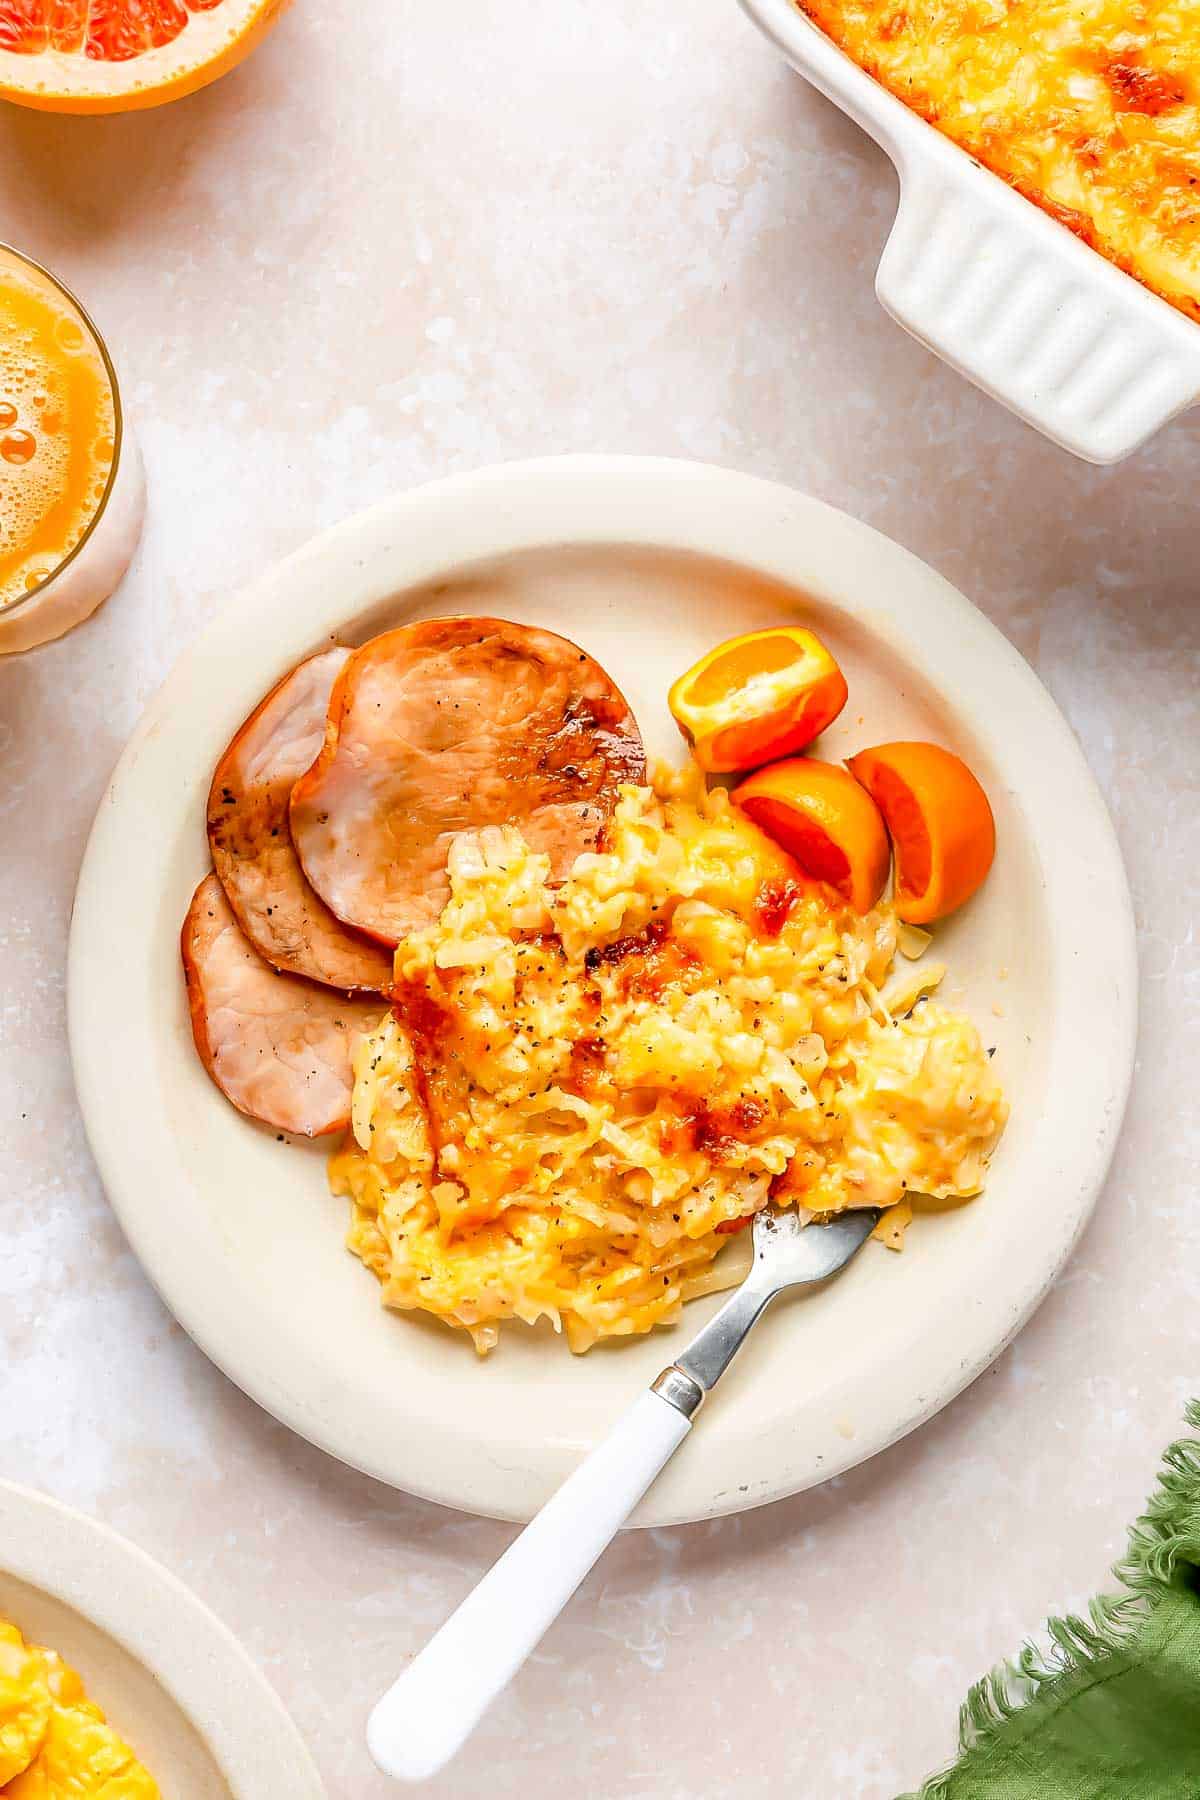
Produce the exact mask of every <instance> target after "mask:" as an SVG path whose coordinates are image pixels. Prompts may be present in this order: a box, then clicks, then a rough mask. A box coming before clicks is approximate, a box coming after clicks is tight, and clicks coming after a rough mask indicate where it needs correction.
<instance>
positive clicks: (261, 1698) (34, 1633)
mask: <svg viewBox="0 0 1200 1800" xmlns="http://www.w3.org/2000/svg"><path fill="white" fill-rule="evenodd" d="M0 1616H3V1617H5V1618H8V1619H11V1620H12V1621H13V1623H14V1624H15V1625H17V1626H18V1627H19V1628H20V1630H21V1631H22V1632H23V1633H24V1634H25V1636H26V1637H27V1638H29V1639H32V1640H33V1641H34V1642H35V1643H39V1644H48V1645H49V1646H50V1647H51V1648H52V1649H54V1650H57V1651H58V1652H59V1654H60V1655H61V1656H63V1657H65V1658H66V1660H67V1662H69V1663H70V1664H72V1666H73V1667H75V1668H76V1669H78V1670H79V1672H80V1674H81V1675H82V1677H83V1680H84V1685H85V1686H86V1688H87V1690H88V1693H89V1695H90V1696H91V1698H92V1699H94V1700H97V1701H98V1702H99V1703H100V1705H101V1706H102V1707H103V1708H104V1709H105V1711H106V1712H107V1714H108V1717H109V1719H110V1721H111V1723H112V1724H113V1725H114V1726H115V1727H116V1729H117V1730H118V1731H119V1732H120V1733H121V1735H122V1736H123V1737H126V1738H128V1739H129V1741H130V1743H132V1745H133V1746H134V1748H135V1749H136V1751H137V1752H138V1754H139V1756H140V1757H141V1758H142V1760H143V1761H144V1762H145V1764H146V1767H147V1768H148V1769H149V1770H150V1772H151V1774H152V1775H153V1776H154V1777H155V1778H156V1780H157V1781H158V1784H159V1786H160V1787H161V1788H162V1791H163V1794H164V1795H166V1796H167V1797H168V1800H281V1797H282V1796H283V1795H286V1796H287V1800H324V1794H325V1790H324V1788H323V1787H322V1785H321V1780H320V1777H319V1776H318V1774H317V1771H316V1769H315V1767H314V1766H313V1762H312V1758H311V1757H310V1756H309V1754H308V1751H307V1750H306V1749H305V1748H304V1745H303V1744H302V1743H301V1741H300V1738H299V1736H298V1734H297V1732H296V1728H295V1726H294V1725H293V1724H292V1722H291V1720H290V1719H289V1718H288V1715H287V1713H286V1712H285V1711H284V1709H283V1706H282V1705H281V1704H280V1701H279V1699H278V1698H277V1696H276V1695H275V1693H274V1691H273V1689H271V1688H270V1687H268V1685H267V1683H266V1681H265V1680H264V1679H263V1677H262V1676H261V1675H260V1674H259V1672H258V1669H257V1668H256V1667H255V1665H254V1663H253V1662H251V1660H250V1658H249V1657H248V1656H247V1654H246V1652H245V1651H244V1650H243V1649H242V1647H241V1645H240V1644H239V1643H238V1641H237V1639H236V1638H234V1637H233V1636H232V1635H231V1634H230V1633H229V1632H228V1631H227V1630H226V1629H225V1627H224V1625H222V1624H221V1623H220V1622H219V1621H218V1620H217V1619H215V1618H214V1617H213V1615H212V1613H210V1612H209V1610H208V1608H207V1607H205V1606H202V1605H201V1604H200V1602H199V1600H197V1599H196V1596H195V1595H194V1594H193V1593H191V1592H190V1591H189V1590H188V1589H187V1588H186V1587H184V1585H183V1583H182V1582H180V1581H178V1580H177V1579H176V1578H175V1576H174V1575H170V1574H168V1572H167V1571H166V1569H164V1568H162V1567H161V1566H160V1565H159V1564H158V1563H156V1562H152V1561H151V1559H150V1558H149V1557H148V1556H146V1555H144V1554H143V1552H142V1551H141V1550H138V1549H136V1548H135V1547H134V1546H133V1545H132V1544H131V1543H129V1542H128V1541H127V1540H126V1539H125V1538H122V1537H118V1536H117V1535H116V1533H115V1532H113V1531H109V1530H108V1529H107V1528H106V1527H105V1526H103V1525H98V1524H96V1523H95V1521H94V1520H92V1519H86V1518H84V1516H83V1514H82V1513H77V1512H73V1511H72V1510H71V1509H70V1508H69V1507H65V1506H60V1505H58V1504H57V1502H55V1501H53V1500H48V1499H46V1497H45V1496H44V1495H42V1494H34V1493H31V1492H30V1491H29V1490H28V1489H27V1488H20V1487H13V1486H11V1485H10V1484H9V1483H8V1482H0Z"/></svg>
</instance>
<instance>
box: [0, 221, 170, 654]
mask: <svg viewBox="0 0 1200 1800" xmlns="http://www.w3.org/2000/svg"><path fill="white" fill-rule="evenodd" d="M144 499H145V489H144V485H143V480H142V465H141V459H140V457H139V455H138V452H137V446H136V444H135V443H134V441H133V439H132V437H131V436H130V433H129V429H128V426H127V424H126V422H125V420H124V418H123V417H122V413H121V396H120V391H119V389H118V387H117V377H116V374H115V372H114V370H113V366H112V362H111V360H110V358H109V354H108V351H107V349H106V348H105V344H104V340H103V338H102V337H101V336H100V334H99V332H98V331H97V330H96V328H95V326H94V325H93V324H92V322H91V320H90V319H89V318H88V316H87V314H86V313H85V312H84V310H83V308H82V307H81V306H80V304H79V302H78V301H77V300H76V299H75V298H74V296H73V295H72V294H70V293H68V291H67V289H66V288H64V287H63V286H62V285H61V283H60V282H58V281H56V280H55V279H54V277H53V276H52V275H50V274H49V273H48V272H47V271H46V270H45V269H43V268H42V267H41V266H40V265H39V264H38V263H35V262H32V261H30V259H29V258H28V257H26V256H22V255H20V254H19V252H17V251H16V250H13V249H10V248H9V247H8V246H7V245H4V244H0V656H7V655H11V654H12V653H14V652H15V651H19V650H32V649H34V648H35V647H36V646H37V645H39V644H46V643H49V642H50V640H51V639H52V638H58V637H61V636H62V635H63V633H64V632H67V631H70V630H71V628H72V626H75V625H78V624H80V623H81V622H82V621H83V620H84V619H86V618H88V617H89V616H90V615H91V614H92V613H94V612H95V610H96V608H97V607H98V606H100V605H101V604H102V603H103V602H104V601H105V600H107V599H108V597H109V595H110V594H111V593H112V591H113V589H114V588H115V587H116V586H117V583H118V582H119V581H120V579H121V577H122V575H124V573H125V570H126V569H127V568H128V566H129V561H130V558H131V557H132V555H133V552H134V550H135V549H136V547H137V541H138V534H139V532H140V531H141V525H142V511H143V505H144Z"/></svg>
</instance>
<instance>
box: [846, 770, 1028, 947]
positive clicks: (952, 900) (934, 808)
mask: <svg viewBox="0 0 1200 1800" xmlns="http://www.w3.org/2000/svg"><path fill="white" fill-rule="evenodd" d="M847 766H848V767H849V769H850V770H851V772H852V774H853V775H854V776H855V778H856V779H857V780H858V781H861V782H862V784H863V787H864V788H865V790H866V791H867V793H868V794H870V795H871V797H872V799H873V800H874V801H875V803H876V805H877V806H878V807H879V809H880V811H881V812H882V813H883V816H884V819H885V820H886V821H887V828H888V831H889V833H890V834H891V839H892V844H893V846H894V848H895V851H896V911H897V913H898V914H899V916H900V917H901V918H902V919H904V920H906V921H907V922H908V923H909V924H910V925H927V924H929V922H930V921H931V920H932V919H941V918H944V917H945V915H946V914H947V913H951V912H953V911H954V910H955V908H956V907H959V906H961V905H962V904H963V902H964V901H966V900H969V899H970V898H971V895H972V894H973V893H975V891H976V889H977V888H979V887H981V886H982V884H983V881H984V878H985V877H986V875H987V872H988V870H989V869H990V868H991V866H992V858H993V856H994V855H995V853H996V826H995V821H994V820H993V818H992V809H991V807H990V806H989V805H988V797H987V795H986V794H985V793H984V791H983V789H982V788H981V787H980V785H979V783H978V781H977V780H976V779H975V777H974V775H972V773H971V771H970V769H968V767H967V765H966V763H965V762H964V761H963V760H962V758H961V756H955V755H954V753H953V751H950V750H943V749H942V747H941V745H940V744H879V745H877V746H876V748H875V749H874V750H862V751H860V752H859V754H858V755H857V756H852V757H851V758H850V760H849V763H848V765H847Z"/></svg>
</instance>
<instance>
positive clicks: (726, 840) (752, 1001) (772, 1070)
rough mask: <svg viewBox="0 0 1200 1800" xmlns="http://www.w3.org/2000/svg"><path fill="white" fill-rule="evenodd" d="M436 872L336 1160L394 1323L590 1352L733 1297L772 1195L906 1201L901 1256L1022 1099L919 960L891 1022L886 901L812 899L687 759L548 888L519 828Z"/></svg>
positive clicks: (966, 1184) (897, 1220)
mask: <svg viewBox="0 0 1200 1800" xmlns="http://www.w3.org/2000/svg"><path fill="white" fill-rule="evenodd" d="M449 873H450V880H451V890H452V897H451V900H450V902H449V904H448V905H447V906H446V908H445V910H444V912H443V914H442V917H441V920H440V921H439V923H438V924H437V925H435V926H433V927H431V928H429V929H426V930H422V931H419V932H416V933H414V934H412V935H411V936H410V937H408V938H407V939H406V940H405V941H404V942H402V943H401V945H400V947H399V949H398V950H397V953H396V977H397V1004H396V1007H395V1009H394V1014H393V1016H392V1017H390V1018H389V1019H388V1020H386V1021H385V1022H384V1023H383V1024H382V1025H381V1027H380V1029H379V1030H378V1031H377V1032H375V1033H374V1035H373V1036H371V1037H368V1038H367V1039H365V1040H364V1042H363V1044H362V1046H361V1048H360V1051H359V1053H358V1056H357V1058H356V1065H355V1086H354V1106H353V1126H352V1134H351V1136H350V1137H349V1138H348V1139H347V1141H346V1143H345V1145H344V1146H343V1147H342V1148H341V1149H340V1150H339V1151H338V1152H337V1153H335V1155H334V1157H333V1158H332V1160H331V1165H330V1178H331V1184H332V1186H333V1188H334V1191H335V1192H337V1193H339V1194H344V1195H347V1196H349V1198H350V1200H351V1203H352V1220H351V1227H350V1233H349V1239H348V1242H349V1246H350V1248H351V1249H352V1250H353V1251H354V1253H355V1254H356V1255H357V1256H359V1257H361V1259H362V1260H363V1262H364V1263H365V1264H366V1265H367V1267H368V1268H370V1269H372V1270H373V1271H374V1272H375V1274H376V1275H377V1276H378V1278H379V1280H380V1282H381V1283H382V1285H383V1300H384V1303H385V1304H386V1305H388V1306H393V1307H398V1308H402V1309H412V1308H418V1309H422V1310H424V1311H425V1312H428V1313H431V1314H433V1315H435V1316H436V1317H438V1318H441V1319H443V1320H445V1321H446V1322H447V1323H449V1324H452V1325H456V1326H460V1327H462V1328H464V1329H465V1330H467V1331H468V1332H470V1334H471V1336H472V1338H473V1339H474V1342H475V1345H476V1348H477V1349H479V1350H480V1351H481V1352H486V1351H487V1350H489V1349H491V1348H492V1347H493V1345H494V1344H495V1342H496V1339H497V1335H498V1333H497V1327H498V1325H499V1323H500V1322H501V1321H502V1320H505V1319H510V1318H516V1319H522V1320H524V1321H526V1322H527V1323H529V1324H533V1323H534V1322H536V1321H537V1320H538V1319H541V1318H548V1319H549V1320H551V1322H552V1323H553V1325H554V1327H555V1328H556V1329H558V1330H561V1331H563V1332H564V1333H565V1335H566V1338H567V1342H568V1343H569V1345H570V1347H571V1348H572V1349H573V1350H577V1351H578V1350H585V1349H587V1348H589V1347H590V1346H591V1345H592V1344H593V1343H595V1342H596V1340H597V1339H599V1338H602V1337H610V1336H624V1335H628V1334H630V1333H634V1332H644V1331H649V1330H650V1329H651V1328H652V1327H653V1326H655V1325H658V1324H667V1323H670V1322H672V1321H673V1320H676V1319H678V1317H679V1314H680V1310H681V1307H682V1305H683V1303H684V1302H685V1301H686V1300H688V1299H691V1298H693V1297H694V1296H696V1295H698V1294H703V1293H708V1292H711V1291H713V1290H714V1289H716V1288H719V1287H723V1286H727V1285H730V1283H731V1281H733V1280H736V1279H738V1275H737V1274H736V1273H734V1274H730V1273H729V1272H728V1271H727V1270H723V1269H722V1267H721V1266H720V1265H719V1264H718V1263H717V1260H716V1259H717V1257H718V1253H719V1252H720V1251H721V1250H722V1249H724V1248H725V1247H726V1246H727V1245H728V1242H729V1236H728V1234H729V1232H730V1231H731V1229H732V1230H736V1229H737V1228H738V1227H739V1226H740V1224H741V1222H742V1221H744V1220H745V1219H746V1218H747V1216H748V1215H750V1214H753V1213H754V1212H755V1211H757V1210H759V1209H760V1208H762V1207H764V1206H766V1205H767V1204H768V1201H769V1200H773V1201H774V1202H775V1203H777V1204H783V1205H798V1206H801V1207H804V1208H807V1209H808V1210H809V1211H810V1212H814V1213H821V1212H828V1211H835V1210H838V1209H841V1208H844V1207H847V1206H855V1205H867V1204H870V1205H875V1206H883V1207H889V1208H892V1209H894V1210H893V1211H892V1212H891V1213H889V1214H888V1215H886V1216H885V1219H884V1221H882V1225H881V1230H880V1234H879V1235H880V1236H881V1237H882V1238H883V1240H884V1241H885V1242H887V1243H890V1244H892V1246H893V1247H898V1246H899V1242H900V1239H901V1236H902V1231H903V1225H904V1223H905V1222H906V1220H907V1218H908V1217H909V1216H910V1213H909V1206H908V1196H909V1195H910V1194H913V1193H920V1194H929V1195H936V1196H939V1197H941V1198H967V1197H969V1196H971V1195H973V1194H975V1193H977V1192H978V1191H979V1189H980V1187H981V1185H982V1182H983V1178H984V1173H985V1169H986V1164H987V1160H988V1157H989V1156H990V1154H991V1152H992V1150H993V1148H994V1146H995V1144H996V1141H997V1138H998V1137H999V1134H1000V1132H1001V1130H1002V1129H1003V1125H1004V1121H1005V1118H1006V1116H1007V1107H1006V1104H1005V1101H1004V1099H1003V1096H1002V1093H1001V1090H1000V1087H999V1084H998V1082H997V1080H996V1078H995V1076H994V1074H993V1072H992V1068H991V1065H990V1063H989V1061H988V1058H987V1056H986V1055H985V1053H984V1050H983V1048H982V1046H981V1044H980V1040H979V1037H978V1034H977V1032H976V1031H975V1028H974V1026H973V1025H972V1024H971V1023H970V1022H969V1021H968V1020H967V1019H966V1018H964V1017H963V1016H961V1015H960V1014H957V1013H954V1012H952V1011H949V1010H948V1009H946V1008H945V1007H943V1006H941V1005H939V1004H937V1003H936V1002H934V1001H930V1000H928V999H925V998H924V997H923V996H922V995H921V994H920V990H921V989H923V988H928V987H929V986H930V985H934V984H935V983H936V979H937V973H936V972H932V971H931V973H930V976H928V977H926V978H924V979H918V980H917V981H916V982H913V981H912V980H911V978H910V980H909V981H908V982H905V983H901V984H900V986H901V987H902V988H903V989H905V990H906V992H904V993H903V995H902V998H901V1000H900V1001H899V1002H898V1004H899V1005H900V1006H903V1007H908V1006H913V1002H914V1000H916V999H917V998H920V999H921V1003H920V1004H919V1005H916V1006H915V1007H914V1010H912V1011H911V1012H907V1013H901V1012H896V1013H893V1012H892V1011H891V1010H890V1009H889V1007H888V1005H887V1004H886V1003H885V1001H884V999H882V998H881V995H880V989H881V988H882V987H883V985H884V983H885V981H886V980H887V977H888V974H889V971H890V969H891V965H892V961H893V957H894V955H895V951H896V943H897V926H896V921H895V918H894V916H893V914H892V912H891V909H890V907H887V906H880V907H879V908H878V909H877V910H876V911H874V912H872V913H870V914H869V915H868V916H867V917H865V918H860V917H858V916H857V915H856V914H854V913H852V912H851V911H850V910H849V909H848V908H847V907H845V906H844V905H843V904H842V903H841V902H840V900H839V899H838V897H837V896H836V895H835V894H833V892H832V891H831V890H830V889H828V888H824V887H821V886H819V885H817V884H813V883H806V882H804V881H803V880H802V879H801V878H799V877H798V875H797V871H796V869H795V867H794V865H793V864H792V863H791V862H790V861H789V860H788V859H787V858H785V857H784V856H783V855H782V854H781V853H780V852H779V851H778V850H777V849H776V848H775V847H774V846H773V845H772V844H771V843H770V842H769V840H768V839H767V838H765V837H764V836H763V835H762V834H761V833H760V832H759V831H758V829H757V827H755V826H753V825H752V824H750V823H749V822H748V821H747V820H746V819H744V818H743V817H742V816H741V815H740V814H739V813H738V812H737V811H736V810H735V809H734V808H732V807H731V806H730V805H729V801H728V796H727V795H726V794H725V793H724V792H722V791H720V790H717V791H714V792H713V793H711V794H707V795H706V794H705V793H704V791H703V783H702V780H701V779H700V778H699V777H698V775H697V774H696V773H695V772H694V771H689V772H688V773H686V774H685V775H683V776H679V775H674V774H670V773H668V772H665V771H660V772H659V773H658V774H656V776H655V782H654V787H653V788H646V787H639V788H635V787H626V788H624V789H623V790H622V798H621V800H620V802H619V804H618V807H617V811H616V815H615V817H614V819H613V822H612V827H611V831H610V834H609V847H608V848H607V849H606V850H605V851H603V852H599V853H589V854H587V855H584V856H581V857H580V858H579V859H578V860H577V862H576V863H575V866H574V869H573V871H572V873H571V875H570V876H569V877H568V878H567V880H566V881H565V883H563V884H562V885H561V886H559V887H557V888H550V887H548V886H547V875H548V864H547V859H546V858H545V857H544V856H541V855H535V854H534V853H533V852H531V851H530V850H529V849H528V847H527V846H526V845H525V843H524V841H523V839H522V838H521V836H520V834H519V833H518V832H517V831H515V830H513V829H511V828H508V827H501V828H495V827H493V828H489V829H487V830H485V831H482V832H480V833H478V834H471V835H464V836H462V837H460V838H458V839H457V840H456V841H455V843H454V845H453V847H452V849H451V853H450V859H449ZM725 1260H726V1259H722V1261H725Z"/></svg>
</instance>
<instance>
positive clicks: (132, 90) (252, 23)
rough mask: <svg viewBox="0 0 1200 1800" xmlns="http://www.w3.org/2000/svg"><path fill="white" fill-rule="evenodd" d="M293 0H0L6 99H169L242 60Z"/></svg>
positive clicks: (74, 102)
mask: <svg viewBox="0 0 1200 1800" xmlns="http://www.w3.org/2000/svg"><path fill="white" fill-rule="evenodd" d="M287 4H288V0H0V99H4V100H15V101H16V102H17V104H18V105H20V106H33V107H38V108H40V109H41V110H42V111H43V112H74V113H99V112H127V111H129V110H131V109H132V108H134V107H141V106H161V105H162V103H163V102H164V101H165V100H178V99H179V98H180V97H181V96H182V95H183V94H190V93H192V92H194V90H195V89H196V88H200V87H204V86H205V85H206V84H207V83H208V82H210V81H215V80H216V78H217V76H218V75H224V74H225V73H226V72H227V71H228V70H229V69H232V68H233V66H234V64H235V63H239V62H241V60H242V58H243V56H246V55H248V54H249V52H250V51H251V50H252V49H253V48H254V46H255V44H257V43H258V42H259V40H260V39H261V38H263V37H264V36H265V35H266V33H267V32H268V31H269V30H270V29H271V26H272V25H273V24H274V23H275V21H276V19H277V18H278V17H279V15H280V13H281V12H282V11H283V9H284V7H285V6H286V5H287Z"/></svg>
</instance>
